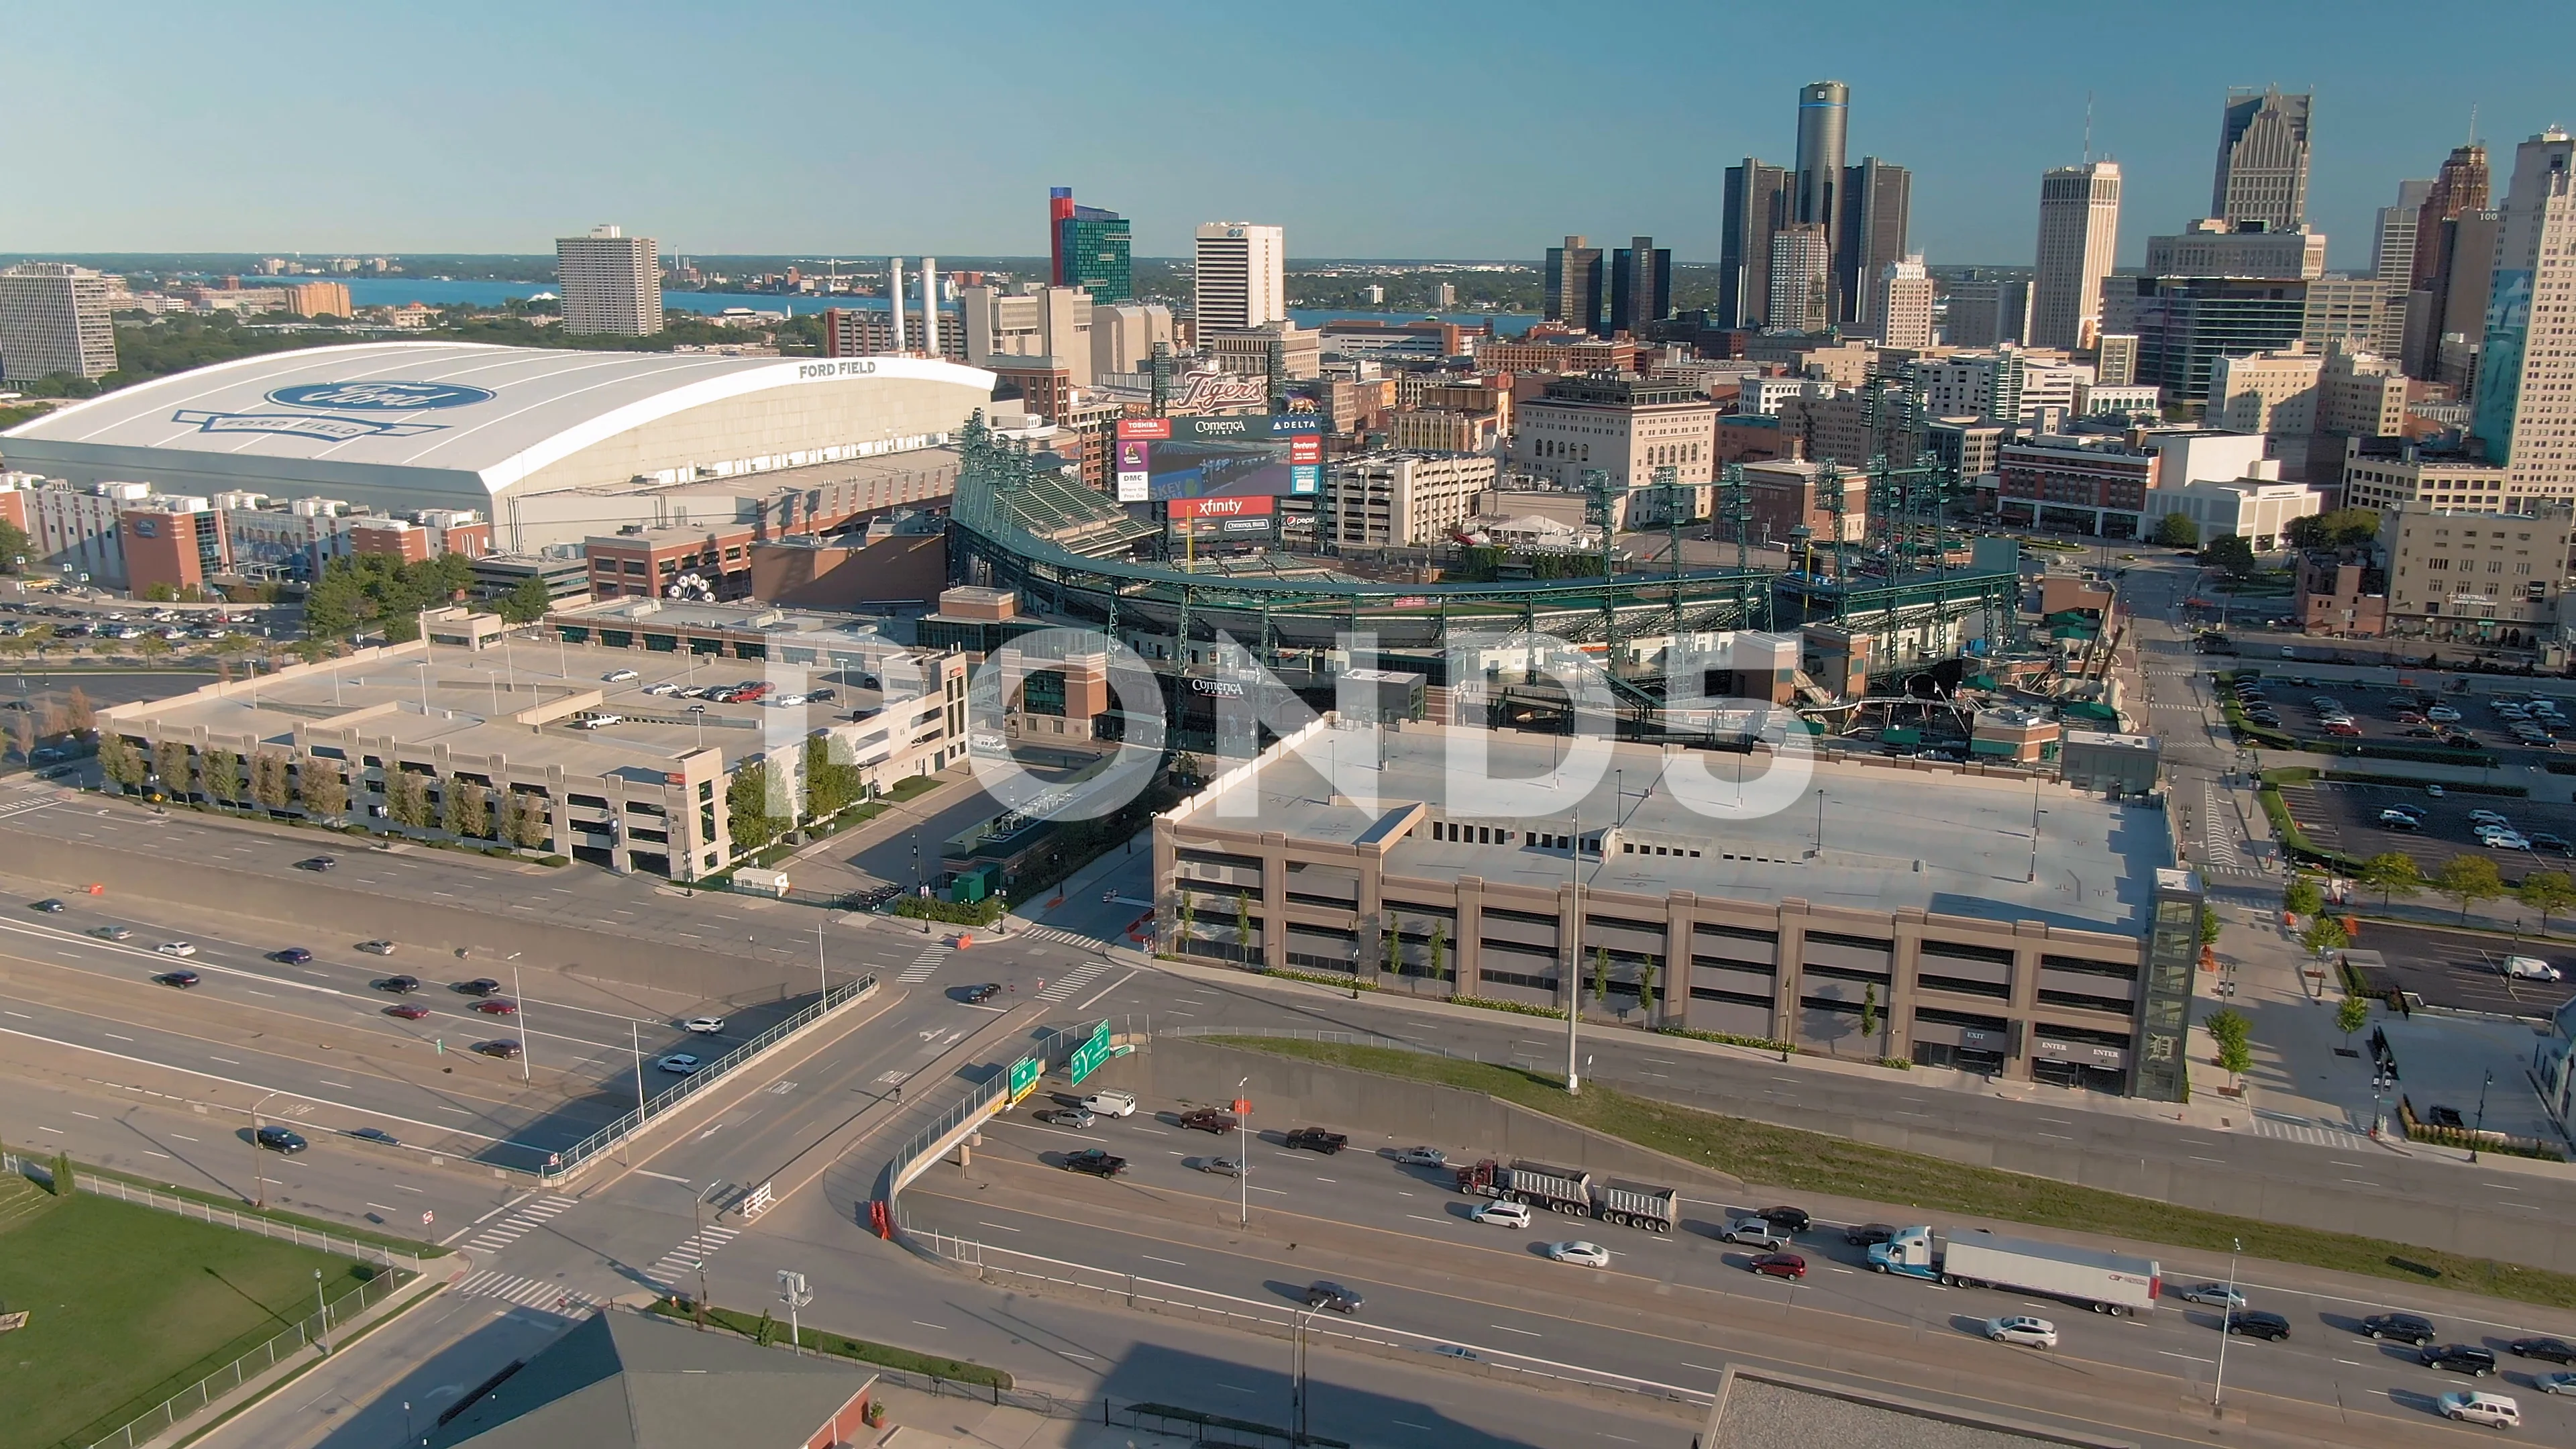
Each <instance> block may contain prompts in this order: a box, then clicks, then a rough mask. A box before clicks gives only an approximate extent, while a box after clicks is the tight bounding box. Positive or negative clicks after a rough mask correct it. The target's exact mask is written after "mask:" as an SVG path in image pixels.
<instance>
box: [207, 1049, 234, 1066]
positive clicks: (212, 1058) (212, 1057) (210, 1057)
mask: <svg viewBox="0 0 2576 1449" xmlns="http://www.w3.org/2000/svg"><path fill="white" fill-rule="evenodd" d="M206 1060H207V1061H210V1062H222V1063H223V1064H224V1065H225V1066H228V1067H237V1066H240V1065H241V1063H239V1062H237V1061H234V1060H233V1059H232V1058H231V1057H219V1056H216V1055H215V1054H214V1053H213V1052H208V1053H206Z"/></svg>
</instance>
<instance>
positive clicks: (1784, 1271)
mask: <svg viewBox="0 0 2576 1449" xmlns="http://www.w3.org/2000/svg"><path fill="white" fill-rule="evenodd" d="M1744 1266H1745V1267H1746V1268H1748V1269H1751V1270H1752V1271H1753V1272H1754V1273H1756V1274H1759V1275H1761V1276H1762V1277H1765V1278H1804V1277H1806V1276H1807V1260H1806V1259H1804V1258H1801V1257H1799V1256H1798V1255H1797V1254H1795V1253H1756V1254H1754V1255H1753V1257H1752V1258H1750V1259H1749V1260H1747V1261H1746V1263H1745V1265H1744Z"/></svg>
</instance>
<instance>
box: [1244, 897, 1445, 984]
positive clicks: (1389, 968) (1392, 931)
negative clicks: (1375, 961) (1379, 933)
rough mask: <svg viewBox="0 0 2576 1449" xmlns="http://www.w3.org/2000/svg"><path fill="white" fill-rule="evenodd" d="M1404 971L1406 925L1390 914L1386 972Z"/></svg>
mask: <svg viewBox="0 0 2576 1449" xmlns="http://www.w3.org/2000/svg"><path fill="white" fill-rule="evenodd" d="M1238 899H1239V898H1238ZM1403 971H1404V927H1403V925H1402V924H1401V923H1399V922H1398V921H1397V920H1396V919H1395V917H1394V916H1393V915H1392V914H1390V915H1389V916H1388V917H1387V918H1386V974H1387V975H1389V976H1397V975H1401V974H1403Z"/></svg>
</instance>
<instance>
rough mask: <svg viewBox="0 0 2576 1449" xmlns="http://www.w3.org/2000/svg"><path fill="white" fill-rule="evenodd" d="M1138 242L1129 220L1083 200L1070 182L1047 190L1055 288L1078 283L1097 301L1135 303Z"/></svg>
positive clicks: (1051, 280)
mask: <svg viewBox="0 0 2576 1449" xmlns="http://www.w3.org/2000/svg"><path fill="white" fill-rule="evenodd" d="M1134 245H1135V243H1134V240H1133V236H1132V233H1131V231H1130V228H1129V226H1128V222H1127V218H1125V217H1123V216H1120V215H1119V214H1118V213H1116V212H1114V211H1103V210H1102V209H1100V208H1099V207H1096V206H1083V205H1081V204H1079V203H1077V202H1076V201H1075V200H1074V199H1073V188H1072V187H1070V186H1051V187H1048V188H1047V260H1048V264H1049V271H1048V277H1047V282H1048V284H1049V285H1050V286H1057V287H1078V288H1080V289H1081V290H1082V291H1084V292H1085V293H1087V294H1089V295H1090V297H1091V300H1092V301H1094V302H1132V301H1134V300H1135V299H1136V282H1135V267H1134V262H1133V259H1132V257H1131V255H1130V253H1131V252H1132V250H1133V248H1134Z"/></svg>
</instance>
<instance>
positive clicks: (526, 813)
mask: <svg viewBox="0 0 2576 1449" xmlns="http://www.w3.org/2000/svg"><path fill="white" fill-rule="evenodd" d="M548 803H549V802H548V801H547V798H546V797H545V796H543V795H540V794H538V793H537V792H535V791H533V790H513V791H511V792H510V813H509V819H508V822H507V828H508V831H509V836H510V843H511V844H512V845H515V846H517V847H519V848H520V849H522V850H542V849H544V848H545V845H546V841H547V840H548V839H549V838H551V837H552V836H553V834H554V825H553V822H552V821H551V820H549V819H548V818H547V817H548V814H549V811H548V809H547V805H548Z"/></svg>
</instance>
